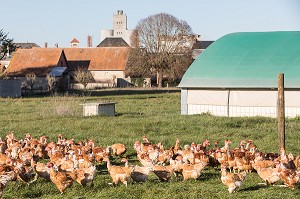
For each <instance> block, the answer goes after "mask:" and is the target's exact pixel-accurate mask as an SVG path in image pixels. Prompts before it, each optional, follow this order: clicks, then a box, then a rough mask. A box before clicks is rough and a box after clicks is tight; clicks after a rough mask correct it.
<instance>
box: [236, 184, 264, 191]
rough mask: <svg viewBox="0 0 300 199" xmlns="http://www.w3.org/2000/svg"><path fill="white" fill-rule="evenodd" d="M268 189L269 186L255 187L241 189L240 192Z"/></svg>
mask: <svg viewBox="0 0 300 199" xmlns="http://www.w3.org/2000/svg"><path fill="white" fill-rule="evenodd" d="M266 188H268V186H267V185H255V186H251V187H247V188H243V189H240V190H239V191H257V190H259V189H266Z"/></svg>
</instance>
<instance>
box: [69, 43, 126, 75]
mask: <svg viewBox="0 0 300 199" xmlns="http://www.w3.org/2000/svg"><path fill="white" fill-rule="evenodd" d="M129 51H130V48H129V47H103V48H102V47H100V48H66V49H64V52H65V55H66V58H67V60H68V65H69V68H70V70H75V68H76V67H78V66H85V67H88V69H89V70H121V71H124V70H125V68H126V65H127V60H128V56H129Z"/></svg>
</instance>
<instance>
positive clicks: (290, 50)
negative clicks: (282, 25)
mask: <svg viewBox="0 0 300 199" xmlns="http://www.w3.org/2000/svg"><path fill="white" fill-rule="evenodd" d="M279 73H284V77H285V82H284V84H285V85H284V86H285V115H286V116H287V117H296V116H298V115H300V31H277V32H244V33H232V34H228V35H225V36H223V37H221V38H220V39H218V40H217V41H215V42H214V43H213V44H211V45H210V46H209V47H208V48H207V49H206V50H205V51H204V52H203V53H201V55H200V56H199V57H198V58H197V59H196V60H195V61H194V62H193V63H192V64H191V66H190V67H189V69H188V70H187V71H186V73H185V74H184V76H183V78H182V81H181V82H180V84H179V87H180V88H181V114H183V115H187V114H188V115H189V114H201V113H211V114H213V115H218V116H267V117H276V116H277V87H278V74H279Z"/></svg>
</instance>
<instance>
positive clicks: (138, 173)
mask: <svg viewBox="0 0 300 199" xmlns="http://www.w3.org/2000/svg"><path fill="white" fill-rule="evenodd" d="M122 162H124V163H125V169H128V170H129V172H130V177H131V179H132V180H133V181H135V182H146V181H147V180H148V176H149V174H150V171H151V170H152V169H151V167H150V166H142V167H141V166H138V165H135V166H134V167H131V166H129V165H128V160H127V159H125V158H123V159H122Z"/></svg>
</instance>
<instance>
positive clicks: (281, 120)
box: [277, 73, 285, 148]
mask: <svg viewBox="0 0 300 199" xmlns="http://www.w3.org/2000/svg"><path fill="white" fill-rule="evenodd" d="M277 103H278V105H277V120H278V141H279V148H281V147H283V148H285V113H284V106H285V105H284V74H283V73H280V74H278V102H277Z"/></svg>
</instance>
